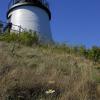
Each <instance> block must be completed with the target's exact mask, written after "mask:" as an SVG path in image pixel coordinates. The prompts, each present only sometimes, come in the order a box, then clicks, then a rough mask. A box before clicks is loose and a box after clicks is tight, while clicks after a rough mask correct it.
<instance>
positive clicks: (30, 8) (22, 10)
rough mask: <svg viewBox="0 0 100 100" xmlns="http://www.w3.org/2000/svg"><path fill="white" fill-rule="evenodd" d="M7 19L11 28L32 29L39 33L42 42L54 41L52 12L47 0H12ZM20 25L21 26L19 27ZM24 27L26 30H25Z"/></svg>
mask: <svg viewBox="0 0 100 100" xmlns="http://www.w3.org/2000/svg"><path fill="white" fill-rule="evenodd" d="M7 20H8V22H9V23H12V24H13V25H12V27H11V30H15V31H16V30H18V31H19V28H20V27H22V29H21V31H24V30H27V31H29V30H31V31H33V32H36V33H38V35H39V37H40V40H41V41H42V42H47V43H48V42H52V41H53V40H52V33H51V29H50V20H51V12H50V9H49V5H48V3H47V1H46V0H11V2H10V3H9V10H8V12H7ZM19 26H20V27H19ZM23 29H24V30H23Z"/></svg>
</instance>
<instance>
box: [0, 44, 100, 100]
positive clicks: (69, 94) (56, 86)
mask: <svg viewBox="0 0 100 100" xmlns="http://www.w3.org/2000/svg"><path fill="white" fill-rule="evenodd" d="M13 46H14V45H13V43H5V42H0V100H100V85H99V81H100V80H99V75H100V73H99V72H100V67H99V64H97V65H94V63H93V62H92V61H90V60H87V59H86V58H85V57H82V56H78V55H76V54H74V53H67V52H66V51H65V50H63V49H60V48H56V47H55V46H52V45H51V46H38V45H34V46H33V47H28V46H23V45H20V46H19V44H16V45H15V46H14V47H15V48H14V50H13ZM96 68H98V73H97V70H96ZM97 76H98V77H97ZM97 81H98V83H97Z"/></svg>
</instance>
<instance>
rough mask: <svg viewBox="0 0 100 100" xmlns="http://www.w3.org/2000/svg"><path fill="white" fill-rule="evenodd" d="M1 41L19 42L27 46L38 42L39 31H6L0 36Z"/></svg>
mask: <svg viewBox="0 0 100 100" xmlns="http://www.w3.org/2000/svg"><path fill="white" fill-rule="evenodd" d="M0 41H6V42H18V43H21V44H24V45H27V46H31V45H33V44H37V43H38V35H37V33H35V32H34V33H29V32H22V33H20V34H18V33H10V34H9V33H5V34H2V35H1V36H0Z"/></svg>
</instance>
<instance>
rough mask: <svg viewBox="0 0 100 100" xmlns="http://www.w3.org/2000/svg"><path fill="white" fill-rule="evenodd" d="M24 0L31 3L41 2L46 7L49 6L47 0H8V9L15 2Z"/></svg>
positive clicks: (23, 0)
mask: <svg viewBox="0 0 100 100" xmlns="http://www.w3.org/2000/svg"><path fill="white" fill-rule="evenodd" d="M24 2H29V3H33V4H41V5H43V6H45V7H47V8H49V3H48V1H47V0H10V2H9V4H8V9H9V8H10V7H11V6H13V5H14V4H17V3H24Z"/></svg>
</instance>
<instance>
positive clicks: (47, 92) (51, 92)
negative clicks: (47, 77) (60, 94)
mask: <svg viewBox="0 0 100 100" xmlns="http://www.w3.org/2000/svg"><path fill="white" fill-rule="evenodd" d="M45 93H46V94H53V93H55V90H53V89H49V90H48V91H46V92H45Z"/></svg>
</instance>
